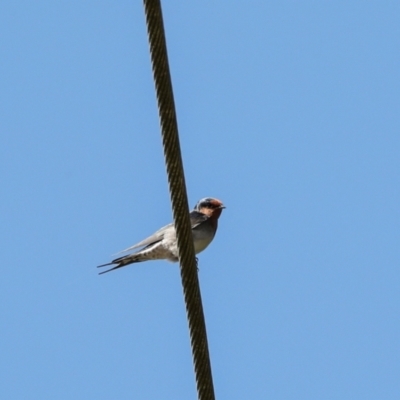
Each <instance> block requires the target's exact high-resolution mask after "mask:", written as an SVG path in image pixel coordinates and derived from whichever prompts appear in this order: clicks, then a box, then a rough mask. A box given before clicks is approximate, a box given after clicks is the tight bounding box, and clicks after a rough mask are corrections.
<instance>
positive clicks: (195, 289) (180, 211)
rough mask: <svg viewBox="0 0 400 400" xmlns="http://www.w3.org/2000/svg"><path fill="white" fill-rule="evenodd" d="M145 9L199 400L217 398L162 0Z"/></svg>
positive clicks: (151, 0)
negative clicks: (198, 274) (180, 142)
mask: <svg viewBox="0 0 400 400" xmlns="http://www.w3.org/2000/svg"><path fill="white" fill-rule="evenodd" d="M144 8H145V14H146V22H147V32H148V37H149V43H150V53H151V61H152V67H153V76H154V82H155V87H156V93H157V100H158V109H159V115H160V123H161V135H162V142H163V146H164V156H165V164H166V169H167V175H168V183H169V189H170V196H171V203H172V211H173V217H174V223H175V229H176V234H177V242H178V252H179V261H180V265H181V279H182V286H183V293H184V298H185V304H186V313H187V318H188V323H189V331H190V340H191V345H192V355H193V363H194V370H195V375H196V383H197V393H198V398H199V399H200V400H214V399H215V395H214V387H213V381H212V374H211V363H210V356H209V352H208V343H207V332H206V325H205V320H204V313H203V306H202V302H201V293H200V285H199V280H198V276H197V263H196V259H195V253H194V247H193V239H192V230H191V225H190V220H189V212H188V210H189V206H188V201H187V194H186V185H185V177H184V172H183V163H182V156H181V150H180V144H179V135H178V124H177V119H176V112H175V104H174V95H173V91H172V83H171V75H170V71H169V65H168V56H167V46H166V41H165V34H164V23H163V18H162V11H161V3H160V1H159V0H144Z"/></svg>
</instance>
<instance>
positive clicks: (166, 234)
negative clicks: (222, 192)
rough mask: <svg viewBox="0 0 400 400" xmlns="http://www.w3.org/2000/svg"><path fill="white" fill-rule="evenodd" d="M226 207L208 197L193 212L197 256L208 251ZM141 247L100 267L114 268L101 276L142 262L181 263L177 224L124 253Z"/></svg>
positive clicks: (166, 227) (191, 216) (165, 227)
mask: <svg viewBox="0 0 400 400" xmlns="http://www.w3.org/2000/svg"><path fill="white" fill-rule="evenodd" d="M224 208H226V207H225V206H224V204H223V203H222V202H221V201H220V200H218V199H215V198H213V197H205V198H203V199H201V200H199V201H198V202H197V204H196V205H195V207H194V209H193V210H192V211H191V212H190V214H189V216H190V223H191V227H192V234H193V244H194V251H195V254H198V253H200V252H202V251H203V250H204V249H206V248H207V247H208V245H209V244H210V243H211V242H212V240H213V239H214V236H215V233H216V232H217V228H218V218H219V217H220V215H221V213H222V210H223V209H224ZM140 247H142V249H141V250H139V251H137V252H135V253H133V254H128V255H125V256H122V257H119V258H116V259H115V260H112V261H111V262H110V263H107V264H102V265H99V266H98V267H97V268H102V267H107V266H109V265H111V266H113V267H112V268H110V269H107V270H106V271H102V272H100V273H99V275H101V274H105V273H106V272H110V271H114V270H116V269H118V268H122V267H126V266H127V265H129V264H133V263H138V262H142V261H150V260H168V261H171V262H177V261H179V257H178V245H177V240H176V231H175V226H174V224H173V223H171V224H168V225H166V226H164V227H162V228H160V229H159V230H158V231H156V232H155V233H153V234H152V235H151V236H149V237H148V238H146V239H144V240H142V241H141V242H139V243H136V244H135V245H133V246H131V247H128V248H127V249H125V250H122V251H121V252H120V253H125V252H130V251H131V250H134V249H137V248H140Z"/></svg>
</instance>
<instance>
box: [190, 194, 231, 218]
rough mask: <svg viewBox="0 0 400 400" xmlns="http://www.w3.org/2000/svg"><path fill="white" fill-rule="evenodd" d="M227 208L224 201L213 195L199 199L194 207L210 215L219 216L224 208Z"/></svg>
mask: <svg viewBox="0 0 400 400" xmlns="http://www.w3.org/2000/svg"><path fill="white" fill-rule="evenodd" d="M224 208H225V206H224V205H223V203H222V202H221V201H220V200H218V199H214V198H212V197H205V198H204V199H201V200H199V201H198V203H197V204H196V205H195V207H194V209H195V210H196V211H198V212H201V213H202V214H205V215H207V216H209V217H214V218H219V216H220V215H221V212H222V210H223V209H224Z"/></svg>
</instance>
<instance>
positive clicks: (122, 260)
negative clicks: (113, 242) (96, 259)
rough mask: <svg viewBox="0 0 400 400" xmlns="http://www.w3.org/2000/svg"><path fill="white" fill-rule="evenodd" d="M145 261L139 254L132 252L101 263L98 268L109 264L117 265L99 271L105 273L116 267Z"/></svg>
mask: <svg viewBox="0 0 400 400" xmlns="http://www.w3.org/2000/svg"><path fill="white" fill-rule="evenodd" d="M141 261H144V260H142V259H141V257H140V255H139V254H131V255H128V256H124V257H119V258H116V259H115V260H112V261H111V262H110V263H107V264H102V265H99V266H98V267H97V268H102V267H107V266H108V265H115V267H113V268H110V269H107V270H106V271H102V272H99V275H101V274H105V273H106V272H110V271H114V270H115V269H118V268H122V267H126V266H127V265H129V264H133V263H138V262H141Z"/></svg>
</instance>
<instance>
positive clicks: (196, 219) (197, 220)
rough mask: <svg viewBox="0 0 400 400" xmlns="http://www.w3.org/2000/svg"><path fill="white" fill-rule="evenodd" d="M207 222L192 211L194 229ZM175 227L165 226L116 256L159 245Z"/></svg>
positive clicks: (205, 216)
mask: <svg viewBox="0 0 400 400" xmlns="http://www.w3.org/2000/svg"><path fill="white" fill-rule="evenodd" d="M207 220H208V217H207V215H204V214H202V213H200V212H198V211H191V213H190V223H191V225H192V229H195V228H196V227H198V226H199V225H200V224H202V223H203V222H205V221H207ZM173 226H174V224H168V225H165V226H163V227H162V228H160V229H159V230H158V231H157V232H155V233H153V234H152V235H151V236H149V237H148V238H146V239H144V240H142V241H141V242H139V243H136V244H134V245H133V246H131V247H128V248H127V249H125V250H121V251H119V252H118V253H116V254H120V253H126V252H127V251H131V250H134V249H137V248H138V247H144V246H149V245H152V244H154V243H157V242H159V241H160V240H162V239H163V237H164V233H165V231H166V230H167V229H169V228H171V227H173Z"/></svg>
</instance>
